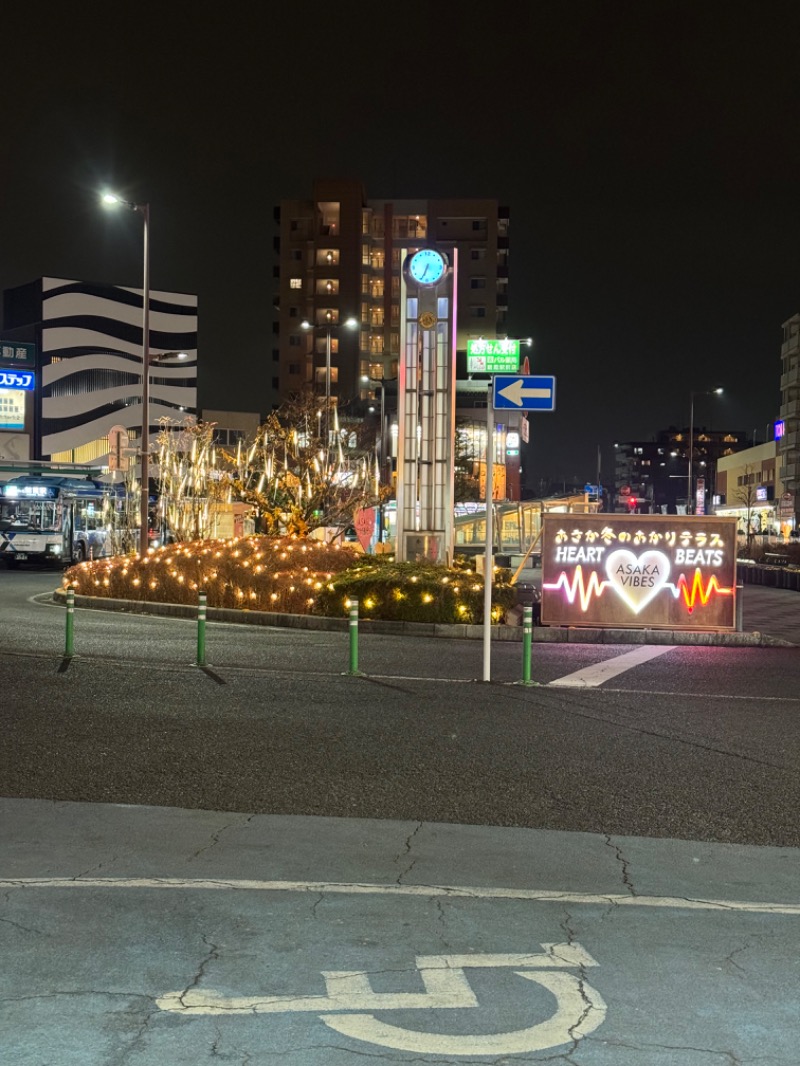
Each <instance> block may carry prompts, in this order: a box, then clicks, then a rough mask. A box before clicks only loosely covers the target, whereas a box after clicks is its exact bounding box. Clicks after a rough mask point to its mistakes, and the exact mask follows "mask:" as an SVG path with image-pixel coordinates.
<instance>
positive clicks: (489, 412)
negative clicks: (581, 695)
mask: <svg viewBox="0 0 800 1066" xmlns="http://www.w3.org/2000/svg"><path fill="white" fill-rule="evenodd" d="M493 384H494V379H492V381H490V383H489V388H488V390H487V393H486V547H485V553H486V554H485V556H484V563H483V680H484V681H491V675H492V577H493V572H492V571H493V566H492V532H493V531H492V472H493V471H492V460H493V458H494V407H493V404H492V388H493Z"/></svg>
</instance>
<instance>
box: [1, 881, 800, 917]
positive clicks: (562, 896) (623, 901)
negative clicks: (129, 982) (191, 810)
mask: <svg viewBox="0 0 800 1066" xmlns="http://www.w3.org/2000/svg"><path fill="white" fill-rule="evenodd" d="M14 888H50V889H60V888H95V889H120V888H121V889H125V888H128V889H178V890H181V889H182V890H184V891H199V892H215V891H222V892H315V893H317V894H319V893H328V894H340V895H355V896H357V895H362V896H363V895H374V896H422V897H424V898H426V899H430V898H432V897H437V896H443V897H447V896H450V897H452V898H453V899H508V900H517V899H519V900H530V901H532V902H535V903H565V904H586V905H587V906H595V905H598V904H599V905H601V906H608V905H610V904H614V905H615V906H617V907H658V908H669V907H674V908H677V909H679V910H693V911H735V912H739V913H745V914H781V915H786V916H790V917H800V902H796V903H767V902H761V901H752V900H737V899H685V898H683V897H681V896H631V895H627V894H625V895H622V894H617V893H614V892H606V893H590V892H558V891H555V892H553V891H551V892H546V891H543V890H540V889H533V888H487V887H481V886H476V887H470V886H465V885H454V886H449V885H395V884H385V885H380V884H362V883H347V882H337V881H245V880H223V879H221V878H220V879H219V880H205V879H203V878H182V877H92V878H89V877H87V878H74V877H14V878H2V879H0V892H7V891H9V890H11V889H14Z"/></svg>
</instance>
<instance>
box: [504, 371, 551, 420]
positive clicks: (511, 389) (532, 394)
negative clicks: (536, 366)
mask: <svg viewBox="0 0 800 1066" xmlns="http://www.w3.org/2000/svg"><path fill="white" fill-rule="evenodd" d="M492 380H493V383H494V394H493V397H492V405H493V406H494V408H495V410H498V409H500V410H512V411H555V409H556V379H555V378H554V377H553V376H552V375H544V376H543V375H541V374H528V375H524V374H495V375H494V378H493V379H492Z"/></svg>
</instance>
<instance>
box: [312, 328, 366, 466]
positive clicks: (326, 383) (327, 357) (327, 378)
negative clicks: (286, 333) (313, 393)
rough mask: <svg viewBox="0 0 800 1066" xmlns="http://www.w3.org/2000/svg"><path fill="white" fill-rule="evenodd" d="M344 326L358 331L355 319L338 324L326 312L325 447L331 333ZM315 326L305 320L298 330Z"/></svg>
mask: <svg viewBox="0 0 800 1066" xmlns="http://www.w3.org/2000/svg"><path fill="white" fill-rule="evenodd" d="M340 324H341V325H342V326H344V327H345V328H346V329H358V322H357V321H356V319H355V318H346V319H345V320H344V322H342V323H339V322H335V321H334V320H333V314H332V313H331V312H330V311H328V312H327V314H326V321H325V326H324V327H321V328H324V329H325V447H326V448H327V447H328V445H329V444H330V417H331V332H332V331H333V330H334V329H335V328H336V327H337V326H339V325H340ZM314 328H315V326H314V324H313V323H311V322H309V321H308V320H307V319H305V320H304V321H302V322H301V323H300V329H304V330H312V329H314Z"/></svg>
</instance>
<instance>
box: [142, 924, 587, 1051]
mask: <svg viewBox="0 0 800 1066" xmlns="http://www.w3.org/2000/svg"><path fill="white" fill-rule="evenodd" d="M542 948H543V949H544V950H543V953H536V954H526V955H523V954H519V953H517V954H476V955H418V956H417V957H416V971H417V973H418V974H419V977H420V978H421V980H422V984H423V987H424V989H425V991H424V992H375V991H374V990H373V988H372V984H371V983H370V977H369V974H368V973H366V972H364V971H358V970H346V971H330V970H323V971H322V978H323V980H324V982H325V989H326V994H325V995H324V996H323V995H311V996H286V995H283V996H272V995H263V994H261V995H251V996H225V995H222V994H220V993H219V992H215V991H214V990H213V989H205V988H196V987H191V988H188V989H185V990H184V991H183V992H168V993H167V994H166V995H163V996H159V997H158V998H157V999H156V1006H157V1007H158V1008H159V1009H160V1010H164V1011H170V1012H173V1013H176V1014H189V1015H198V1014H199V1015H228V1014H245V1015H253V1014H277V1013H287V1012H293V1011H313V1012H314V1013H319V1012H320V1011H336V1013H335V1014H323V1013H320V1014H319V1017H320V1020H321V1021H322V1022H324V1024H325V1025H327V1026H329V1028H331V1029H334V1030H335V1031H336V1032H338V1033H342V1034H343V1035H344V1036H349V1037H351V1038H352V1039H355V1040H363V1041H365V1042H367V1043H370V1044H378V1045H379V1046H381V1047H389V1048H395V1049H397V1050H399V1051H416V1052H419V1053H421V1054H424V1055H437V1054H438V1055H448V1056H452V1055H470V1056H472V1055H513V1054H516V1053H520V1052H527V1051H541V1050H543V1049H546V1048H551V1047H558V1046H560V1045H562V1044H568V1043H571V1042H574V1041H575V1040H579V1039H580V1038H581V1037H583V1036H586V1035H587V1034H588V1033H591V1032H593V1031H594V1030H595V1029H597V1028H598V1026H600V1025H602V1023H603V1021H604V1019H605V1016H606V1010H607V1008H606V1004H605V1002H604V1000H603V998H602V996H600V994H599V993H598V992H597V991H596V990H595V989H593V988H592V987H591V985H589V983H588V982H587V981H586V979H585V976H584V975H583V974H582V975H581V977H580V978H578V977H576V976H575V975H574V974H567V973H563V972H553V971H562V970H564V969H566V968H570V969H577V968H581V969H582V968H586V967H590V966H597V963H596V962H595V960H594V959H593V958H592V956H591V955H590V954H589V953H588V952H587V951H585V950H584V949H583V948H582V947H581V945H580V944H576V943H572V944H542ZM518 966H524V967H527V971H526V970H518V969H516V967H518ZM499 967H506V968H509V969H513V970H514V972H515V974H516V975H517V976H518V977H524V978H525V979H526V980H528V981H533V982H535V983H536V984H539V985H541V986H542V987H543V988H546V989H547V990H548V992H550V994H551V995H552V996H553V998H554V999H555V1004H556V1009H555V1011H554V1013H553V1014H551V1015H550V1017H548V1018H545V1019H544V1020H543V1021H541V1022H537V1023H536V1024H534V1025H531V1026H527V1027H526V1028H524V1029H513V1030H510V1031H507V1032H500V1033H497V1032H495V1033H489V1034H480V1033H470V1034H468V1035H463V1034H460V1035H450V1034H447V1033H429V1032H424V1031H419V1030H417V1029H407V1028H405V1027H404V1026H399V1025H391V1024H389V1023H388V1022H383V1021H380V1020H379V1019H377V1018H376V1017H375V1016H374V1015H373V1014H367V1013H363V1012H364V1011H386V1010H441V1009H450V1010H463V1009H468V1008H470V1007H477V1006H479V1004H478V997H477V996H476V995H475V992H474V991H473V989H472V986H471V985H470V983H469V981H468V979H467V975H466V973H465V972H464V970H465V969H468V968H469V969H481V968H491V969H497V968H499ZM414 983H415V984H416V983H417V982H416V981H415V982H414ZM342 1011H347V1012H352V1011H358V1012H359V1013H357V1014H352V1013H348V1014H342V1013H341V1012H342Z"/></svg>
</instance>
